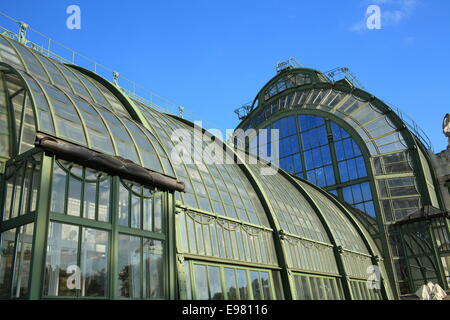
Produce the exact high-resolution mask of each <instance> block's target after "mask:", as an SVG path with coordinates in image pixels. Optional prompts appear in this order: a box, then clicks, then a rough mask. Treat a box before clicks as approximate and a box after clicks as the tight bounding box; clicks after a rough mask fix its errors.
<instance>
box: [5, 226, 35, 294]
mask: <svg viewBox="0 0 450 320" xmlns="http://www.w3.org/2000/svg"><path fill="white" fill-rule="evenodd" d="M33 230H34V224H33V223H30V224H27V225H25V226H22V227H20V231H19V234H18V235H17V244H16V254H15V264H14V279H13V286H12V292H13V294H12V295H13V297H14V298H21V297H24V296H26V295H27V294H28V279H29V276H30V264H31V253H32V251H33ZM1 259H2V258H0V260H1Z"/></svg>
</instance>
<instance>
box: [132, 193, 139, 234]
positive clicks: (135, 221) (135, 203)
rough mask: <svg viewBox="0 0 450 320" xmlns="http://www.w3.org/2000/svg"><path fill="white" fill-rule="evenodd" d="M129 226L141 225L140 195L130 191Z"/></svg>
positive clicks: (137, 226) (136, 226)
mask: <svg viewBox="0 0 450 320" xmlns="http://www.w3.org/2000/svg"><path fill="white" fill-rule="evenodd" d="M131 227H132V228H138V229H139V228H140V227H141V197H140V196H137V195H135V194H134V193H131Z"/></svg>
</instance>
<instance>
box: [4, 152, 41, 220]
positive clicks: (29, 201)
mask: <svg viewBox="0 0 450 320" xmlns="http://www.w3.org/2000/svg"><path fill="white" fill-rule="evenodd" d="M39 172H40V157H39V156H37V155H35V156H33V157H30V158H28V159H27V160H26V161H22V162H18V163H15V164H13V165H11V166H9V167H8V168H7V169H6V175H5V178H6V184H5V189H4V190H5V198H4V207H3V208H0V210H2V209H3V210H2V211H3V212H2V213H3V221H6V220H9V219H13V218H17V217H19V216H22V215H25V214H28V213H32V212H35V211H36V204H37V195H38V186H39Z"/></svg>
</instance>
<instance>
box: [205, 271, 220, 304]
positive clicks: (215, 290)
mask: <svg viewBox="0 0 450 320" xmlns="http://www.w3.org/2000/svg"><path fill="white" fill-rule="evenodd" d="M208 272H209V288H210V290H211V294H210V299H211V300H223V293H222V285H221V281H220V272H219V267H208Z"/></svg>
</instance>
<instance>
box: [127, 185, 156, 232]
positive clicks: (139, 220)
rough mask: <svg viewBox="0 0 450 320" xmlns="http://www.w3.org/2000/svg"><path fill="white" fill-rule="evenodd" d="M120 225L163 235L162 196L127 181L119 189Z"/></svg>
mask: <svg viewBox="0 0 450 320" xmlns="http://www.w3.org/2000/svg"><path fill="white" fill-rule="evenodd" d="M119 224H120V225H121V226H124V227H129V228H134V229H142V230H145V231H150V232H158V233H161V232H162V230H163V217H162V194H161V193H160V192H159V193H158V192H156V191H155V190H150V189H148V188H145V187H142V186H140V185H137V184H133V183H130V182H126V181H121V182H120V187H119Z"/></svg>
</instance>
